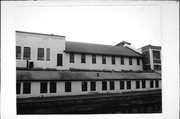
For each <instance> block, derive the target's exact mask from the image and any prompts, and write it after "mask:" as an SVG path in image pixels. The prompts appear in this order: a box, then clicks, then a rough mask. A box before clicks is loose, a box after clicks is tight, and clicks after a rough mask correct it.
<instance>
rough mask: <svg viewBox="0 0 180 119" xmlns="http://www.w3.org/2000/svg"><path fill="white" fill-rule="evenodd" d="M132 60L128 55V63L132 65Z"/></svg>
mask: <svg viewBox="0 0 180 119" xmlns="http://www.w3.org/2000/svg"><path fill="white" fill-rule="evenodd" d="M132 60H133V59H132V57H129V65H133V63H132Z"/></svg>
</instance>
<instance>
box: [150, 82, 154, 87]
mask: <svg viewBox="0 0 180 119" xmlns="http://www.w3.org/2000/svg"><path fill="white" fill-rule="evenodd" d="M150 88H154V81H153V80H151V81H150Z"/></svg>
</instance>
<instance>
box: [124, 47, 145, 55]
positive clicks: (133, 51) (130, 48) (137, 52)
mask: <svg viewBox="0 0 180 119" xmlns="http://www.w3.org/2000/svg"><path fill="white" fill-rule="evenodd" d="M125 47H126V48H128V49H130V50H132V51H133V52H135V53H137V54H139V55H142V54H141V53H139V52H137V51H135V50H133V49H131V48H129V47H127V46H125Z"/></svg>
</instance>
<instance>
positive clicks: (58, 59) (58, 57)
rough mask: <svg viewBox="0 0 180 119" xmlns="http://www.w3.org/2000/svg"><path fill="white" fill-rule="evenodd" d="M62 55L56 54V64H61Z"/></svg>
mask: <svg viewBox="0 0 180 119" xmlns="http://www.w3.org/2000/svg"><path fill="white" fill-rule="evenodd" d="M62 63H63V56H62V54H57V66H62Z"/></svg>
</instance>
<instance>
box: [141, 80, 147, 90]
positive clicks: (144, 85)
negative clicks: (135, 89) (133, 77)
mask: <svg viewBox="0 0 180 119" xmlns="http://www.w3.org/2000/svg"><path fill="white" fill-rule="evenodd" d="M141 84H142V88H146V81H144V80H142V81H141Z"/></svg>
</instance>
